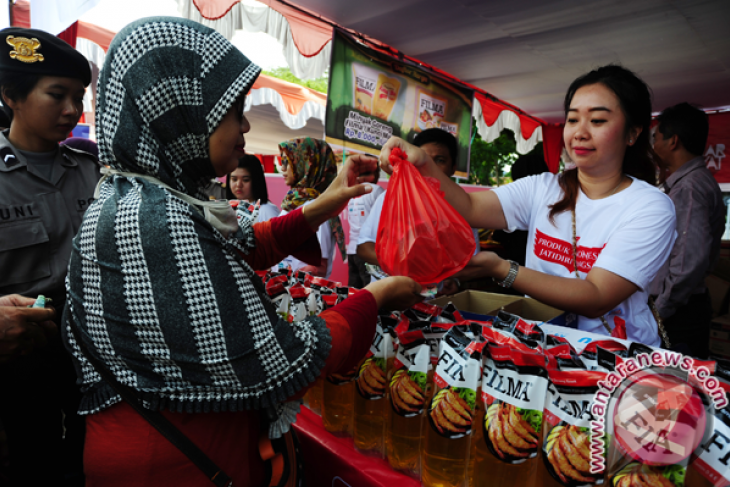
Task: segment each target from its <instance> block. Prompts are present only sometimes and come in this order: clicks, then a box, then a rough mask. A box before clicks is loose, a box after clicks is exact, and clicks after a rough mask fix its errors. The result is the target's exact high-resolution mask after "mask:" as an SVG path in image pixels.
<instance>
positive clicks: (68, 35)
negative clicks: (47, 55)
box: [58, 21, 79, 49]
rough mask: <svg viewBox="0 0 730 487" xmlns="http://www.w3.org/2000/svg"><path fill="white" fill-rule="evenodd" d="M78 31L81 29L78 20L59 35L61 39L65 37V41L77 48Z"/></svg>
mask: <svg viewBox="0 0 730 487" xmlns="http://www.w3.org/2000/svg"><path fill="white" fill-rule="evenodd" d="M78 31H79V23H78V21H77V22H74V23H73V24H71V25H70V26H69V27H68V29H66V30H64V31H63V32H61V33H60V34H58V37H59V38H60V39H63V40H64V41H66V42H67V43H68V45H69V46H71V47H73V48H74V49H75V48H76V37H77V34H78Z"/></svg>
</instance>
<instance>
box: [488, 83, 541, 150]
mask: <svg viewBox="0 0 730 487" xmlns="http://www.w3.org/2000/svg"><path fill="white" fill-rule="evenodd" d="M476 99H477V100H478V101H479V103H480V104H481V105H482V114H483V116H484V122H485V123H486V124H487V125H490V126H491V125H494V122H496V121H497V118H498V117H499V114H500V113H502V112H503V111H505V110H509V111H511V112H514V113H516V114H517V116H518V117H520V131H521V132H522V138H523V139H529V138H530V137H532V133H533V132H534V131H535V129H536V128H537V127H539V126H540V124H541V121H540V120H538V119H536V118H534V117H531V116H529V115H527V114H526V113H524V112H522V111H521V110H519V109H517V108H513V107H512V106H511V105H509V104H508V103H505V102H503V101H501V100H500V101H495V100H494V99H492V98H489V97H488V96H486V95H484V94H483V93H479V92H477V93H476Z"/></svg>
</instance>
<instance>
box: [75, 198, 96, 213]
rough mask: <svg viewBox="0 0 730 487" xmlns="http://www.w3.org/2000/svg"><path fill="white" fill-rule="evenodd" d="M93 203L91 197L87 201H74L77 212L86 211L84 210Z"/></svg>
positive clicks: (80, 199) (81, 199)
mask: <svg viewBox="0 0 730 487" xmlns="http://www.w3.org/2000/svg"><path fill="white" fill-rule="evenodd" d="M93 202H94V197H93V196H92V197H91V198H89V199H83V198H79V199H77V200H76V209H77V210H78V211H86V210H88V209H89V206H90V205H91V203H93Z"/></svg>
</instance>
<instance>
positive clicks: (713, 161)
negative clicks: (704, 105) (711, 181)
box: [705, 112, 730, 183]
mask: <svg viewBox="0 0 730 487" xmlns="http://www.w3.org/2000/svg"><path fill="white" fill-rule="evenodd" d="M709 120H710V133H709V136H708V137H707V146H706V147H705V164H707V168H708V169H709V170H710V171H711V172H712V173H713V175H714V176H715V179H716V180H717V182H718V183H730V160H728V159H727V157H726V154H727V150H728V148H730V112H725V113H713V114H710V115H709Z"/></svg>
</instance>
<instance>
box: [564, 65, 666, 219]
mask: <svg viewBox="0 0 730 487" xmlns="http://www.w3.org/2000/svg"><path fill="white" fill-rule="evenodd" d="M596 83H601V84H602V85H604V86H605V87H606V88H608V89H610V90H611V91H613V92H614V94H615V95H616V97H617V98H618V100H619V103H620V104H621V110H622V111H623V113H624V116H625V117H626V131H627V132H628V131H629V130H630V129H631V128H632V127H641V129H642V130H641V133H640V134H639V137H638V138H637V139H636V142H635V143H634V144H633V145H630V146H627V147H626V152H625V153H624V161H623V164H622V166H621V170H622V171H623V173H624V174H628V175H629V176H633V177H635V178H637V179H641V180H642V181H646V182H647V183H649V184H651V185H655V184H656V183H657V180H656V179H657V176H656V175H657V168H658V167H659V166H660V164H661V161H660V159H659V158H658V157H657V155H656V154H655V153H654V149H652V147H651V141H650V131H649V125H650V124H651V92H650V91H649V87H648V86H647V85H646V83H644V82H643V81H642V80H641V79H640V78H639V77H638V76H636V75H635V74H634V73H633V72H631V71H630V70H628V69H626V68H624V67H622V66H617V65H615V64H609V65H608V66H602V67H600V68H598V69H595V70H593V71H591V72H590V73H587V74H584V75H583V76H581V77H579V78H578V79H576V80H575V81H573V83H572V84H571V85H570V88H568V92H567V93H566V94H565V101H564V104H563V107H564V109H565V114H566V116H567V114H568V110H569V109H570V104H571V102H572V101H573V96H574V95H575V92H576V91H578V89H580V88H582V87H583V86H588V85H594V84H596ZM558 181H559V182H560V187H561V188H562V189H563V199H561V200H560V201H558V202H557V203H555V204H554V205H552V206H550V220H551V221H552V219H553V218H554V217H555V215H557V214H558V213H562V212H564V211H568V210H574V209H575V202H576V200H577V198H578V191H579V190H580V183H579V181H578V170H577V169H571V170H568V171H565V172H564V173H563V174H561V175H560V178H559V179H558Z"/></svg>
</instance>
